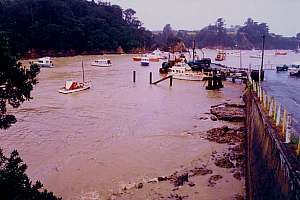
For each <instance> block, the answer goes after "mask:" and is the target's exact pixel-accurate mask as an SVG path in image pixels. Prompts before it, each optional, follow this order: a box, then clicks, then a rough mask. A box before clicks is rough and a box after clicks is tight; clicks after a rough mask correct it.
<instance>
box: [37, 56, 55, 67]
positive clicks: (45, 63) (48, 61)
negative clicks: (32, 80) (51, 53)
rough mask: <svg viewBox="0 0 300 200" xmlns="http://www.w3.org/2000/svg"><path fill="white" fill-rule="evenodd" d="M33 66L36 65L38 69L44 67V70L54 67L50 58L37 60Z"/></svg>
mask: <svg viewBox="0 0 300 200" xmlns="http://www.w3.org/2000/svg"><path fill="white" fill-rule="evenodd" d="M33 64H36V65H38V66H39V67H46V68H52V67H54V65H53V62H52V60H51V58H50V57H43V58H39V59H37V61H35V62H33Z"/></svg>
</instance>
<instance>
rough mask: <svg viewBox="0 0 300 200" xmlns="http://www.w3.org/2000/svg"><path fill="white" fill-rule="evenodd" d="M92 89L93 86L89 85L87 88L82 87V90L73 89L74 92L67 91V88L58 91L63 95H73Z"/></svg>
mask: <svg viewBox="0 0 300 200" xmlns="http://www.w3.org/2000/svg"><path fill="white" fill-rule="evenodd" d="M90 88H91V86H89V85H86V86H83V87H80V88H76V89H72V90H67V89H66V88H61V89H59V90H58V92H59V93H62V94H71V93H75V92H80V91H83V90H87V89H90Z"/></svg>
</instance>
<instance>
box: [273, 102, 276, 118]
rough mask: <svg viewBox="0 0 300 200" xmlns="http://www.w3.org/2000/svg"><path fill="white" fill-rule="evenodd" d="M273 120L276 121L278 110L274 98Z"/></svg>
mask: <svg viewBox="0 0 300 200" xmlns="http://www.w3.org/2000/svg"><path fill="white" fill-rule="evenodd" d="M273 106H274V107H273V120H274V122H275V123H276V116H277V110H276V101H275V99H274V103H273Z"/></svg>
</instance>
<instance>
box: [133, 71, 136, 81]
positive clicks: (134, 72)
mask: <svg viewBox="0 0 300 200" xmlns="http://www.w3.org/2000/svg"><path fill="white" fill-rule="evenodd" d="M135 74H136V71H133V82H134V83H135Z"/></svg>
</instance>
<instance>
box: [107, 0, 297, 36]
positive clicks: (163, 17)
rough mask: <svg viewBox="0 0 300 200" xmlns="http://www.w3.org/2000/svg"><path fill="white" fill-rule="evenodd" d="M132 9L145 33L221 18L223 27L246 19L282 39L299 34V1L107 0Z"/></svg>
mask: <svg viewBox="0 0 300 200" xmlns="http://www.w3.org/2000/svg"><path fill="white" fill-rule="evenodd" d="M108 1H110V2H111V3H112V4H117V5H120V6H121V7H122V8H123V9H127V8H132V9H134V10H135V11H136V12H137V14H136V16H137V17H138V18H139V20H141V21H142V22H143V25H144V27H146V28H147V29H149V30H162V29H163V27H164V26H165V25H166V24H171V26H172V28H173V29H175V30H179V29H183V30H200V29H202V28H203V27H205V26H207V25H209V24H214V23H215V21H216V19H217V18H219V17H222V18H224V19H225V23H226V24H227V27H229V26H230V25H242V24H244V22H245V21H246V19H247V18H248V17H251V18H252V19H254V21H257V22H266V23H267V24H268V25H269V28H270V31H271V32H273V33H276V34H280V35H284V36H295V35H296V34H297V33H299V32H300V23H299V22H300V0H108Z"/></svg>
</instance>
